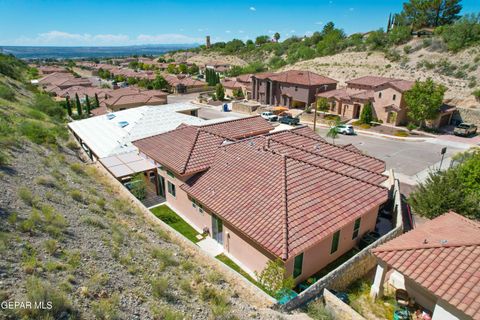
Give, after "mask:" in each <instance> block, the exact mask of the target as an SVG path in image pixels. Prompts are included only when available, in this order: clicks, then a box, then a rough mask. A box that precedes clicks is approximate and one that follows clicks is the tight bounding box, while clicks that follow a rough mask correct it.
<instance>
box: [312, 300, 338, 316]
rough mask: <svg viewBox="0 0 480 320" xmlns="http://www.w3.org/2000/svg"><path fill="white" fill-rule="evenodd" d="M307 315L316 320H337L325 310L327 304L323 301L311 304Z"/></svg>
mask: <svg viewBox="0 0 480 320" xmlns="http://www.w3.org/2000/svg"><path fill="white" fill-rule="evenodd" d="M307 313H308V315H309V316H310V317H311V318H312V319H315V320H335V317H334V316H333V315H332V313H331V312H330V311H329V310H327V309H326V308H325V304H324V303H323V301H322V300H321V299H318V300H316V301H314V302H312V303H310V304H309V305H308V308H307Z"/></svg>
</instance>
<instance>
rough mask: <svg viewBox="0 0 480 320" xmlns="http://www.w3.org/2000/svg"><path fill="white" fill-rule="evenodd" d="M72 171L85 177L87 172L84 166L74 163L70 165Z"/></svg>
mask: <svg viewBox="0 0 480 320" xmlns="http://www.w3.org/2000/svg"><path fill="white" fill-rule="evenodd" d="M70 170H72V171H73V172H75V173H76V174H78V175H85V170H84V169H83V165H82V164H81V163H78V162H76V163H72V164H71V165H70Z"/></svg>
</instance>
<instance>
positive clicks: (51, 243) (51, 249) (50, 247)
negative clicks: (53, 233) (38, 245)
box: [43, 239, 58, 254]
mask: <svg viewBox="0 0 480 320" xmlns="http://www.w3.org/2000/svg"><path fill="white" fill-rule="evenodd" d="M43 246H44V247H45V250H46V251H47V252H48V253H49V254H54V253H55V251H57V248H58V242H57V240H54V239H48V240H45V241H44V242H43Z"/></svg>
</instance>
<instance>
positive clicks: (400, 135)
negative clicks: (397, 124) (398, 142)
mask: <svg viewBox="0 0 480 320" xmlns="http://www.w3.org/2000/svg"><path fill="white" fill-rule="evenodd" d="M394 135H395V136H396V137H408V136H409V135H410V134H408V132H406V131H402V130H397V131H396V132H395V133H394Z"/></svg>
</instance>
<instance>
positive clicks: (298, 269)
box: [293, 252, 303, 278]
mask: <svg viewBox="0 0 480 320" xmlns="http://www.w3.org/2000/svg"><path fill="white" fill-rule="evenodd" d="M302 267H303V252H302V253H300V254H299V255H298V256H296V257H295V260H294V262H293V277H294V278H296V277H298V276H299V275H301V274H302Z"/></svg>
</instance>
